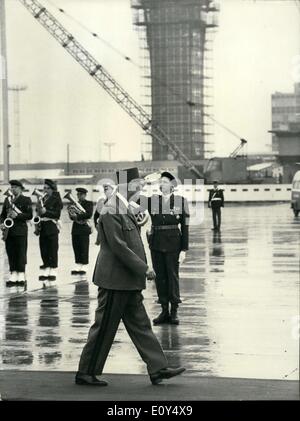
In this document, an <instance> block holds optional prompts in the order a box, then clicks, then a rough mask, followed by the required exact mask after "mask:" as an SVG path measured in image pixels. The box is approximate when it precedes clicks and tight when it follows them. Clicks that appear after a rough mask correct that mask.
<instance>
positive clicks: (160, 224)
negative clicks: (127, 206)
mask: <svg viewBox="0 0 300 421" xmlns="http://www.w3.org/2000/svg"><path fill="white" fill-rule="evenodd" d="M176 186H177V182H176V179H175V177H174V176H173V174H171V173H169V172H168V171H164V172H163V173H161V176H160V190H161V195H153V196H151V197H149V198H146V197H145V196H140V200H139V203H140V206H141V208H143V209H145V208H146V209H147V210H148V211H149V213H150V216H151V220H152V227H151V232H150V234H148V241H149V247H150V250H151V257H152V263H153V268H154V270H155V273H156V280H155V283H156V289H157V295H158V298H159V303H160V304H161V307H162V311H161V313H160V314H159V316H158V317H156V318H155V319H154V320H153V323H154V324H162V323H170V324H179V319H178V316H177V310H178V306H179V303H181V299H180V289H179V264H180V263H182V262H183V261H184V259H185V255H186V251H187V250H188V248H189V226H188V223H189V210H188V204H187V200H186V199H185V198H184V197H182V196H180V195H178V194H174V189H175V187H176ZM169 307H171V309H170V308H169Z"/></svg>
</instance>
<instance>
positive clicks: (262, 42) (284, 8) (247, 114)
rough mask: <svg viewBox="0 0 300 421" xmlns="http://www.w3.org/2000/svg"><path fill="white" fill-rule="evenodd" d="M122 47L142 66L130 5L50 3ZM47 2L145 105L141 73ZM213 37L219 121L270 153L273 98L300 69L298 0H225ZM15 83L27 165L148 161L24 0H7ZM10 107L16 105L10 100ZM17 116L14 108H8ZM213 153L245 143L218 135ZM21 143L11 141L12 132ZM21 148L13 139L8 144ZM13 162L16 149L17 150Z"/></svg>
mask: <svg viewBox="0 0 300 421" xmlns="http://www.w3.org/2000/svg"><path fill="white" fill-rule="evenodd" d="M51 2H52V4H53V3H54V4H56V5H58V6H60V7H63V8H64V9H65V10H66V11H67V12H69V13H70V14H71V15H72V16H74V17H75V18H76V19H78V20H80V21H81V22H82V23H83V24H84V25H86V26H87V27H89V28H91V29H92V30H93V31H95V32H97V33H98V34H99V35H101V36H102V37H103V38H105V39H106V40H107V41H109V42H110V43H111V44H112V45H113V46H114V47H115V48H117V49H119V50H121V51H124V53H126V54H127V55H128V56H130V57H131V58H132V60H133V61H135V62H138V63H141V61H140V56H141V51H140V49H139V42H138V34H137V32H136V31H134V28H133V19H132V10H131V9H130V0H85V1H82V0H51ZM41 3H42V4H44V5H45V6H46V7H49V10H51V11H52V12H54V13H55V15H56V16H57V17H58V18H59V20H60V21H61V22H62V23H63V24H64V25H65V26H66V28H67V29H68V30H70V31H71V32H72V33H73V34H74V35H75V36H76V37H77V39H78V40H79V41H80V42H81V43H82V44H83V45H84V46H85V47H86V48H87V49H88V50H89V51H90V52H92V53H93V54H94V55H95V56H96V58H97V59H98V60H99V61H100V62H101V64H103V66H104V67H105V68H106V69H107V70H108V71H109V72H110V73H111V74H112V75H113V76H114V77H115V78H116V80H117V81H118V82H119V83H120V84H121V85H122V86H123V87H124V88H125V89H126V90H127V91H128V92H129V93H130V94H131V95H132V96H133V97H134V98H135V99H136V100H137V101H138V102H139V103H141V104H144V103H145V99H144V98H143V94H144V92H145V91H144V90H143V89H141V85H142V83H143V79H142V74H143V73H142V71H140V70H139V68H137V67H135V66H132V65H131V64H129V63H128V62H126V61H125V60H124V59H122V58H121V57H120V56H119V55H118V54H116V53H115V52H114V51H113V50H112V49H110V48H108V47H107V46H106V45H105V44H103V43H101V42H99V41H98V40H96V39H95V38H93V37H91V36H90V35H89V34H87V32H85V31H84V30H83V29H82V28H81V27H80V26H78V25H76V24H75V23H74V22H73V21H71V20H69V19H67V18H64V17H63V16H62V15H61V14H59V13H58V12H57V10H56V9H55V8H53V6H51V4H50V3H49V2H48V1H46V0H41ZM220 3H221V13H220V15H219V24H220V26H219V29H218V31H217V33H216V35H215V37H214V43H213V45H214V50H213V56H214V88H213V92H214V102H213V103H214V106H213V109H212V112H213V114H214V117H215V118H216V119H217V120H218V121H220V122H222V123H223V124H224V125H226V126H228V127H229V128H230V129H231V130H233V131H234V132H237V133H238V134H239V135H240V136H242V137H244V138H246V139H247V140H248V152H249V153H251V152H258V151H260V152H267V151H268V150H269V149H268V146H267V145H270V144H271V137H270V135H269V134H268V133H267V131H268V130H269V129H270V128H271V94H272V93H273V92H274V91H283V92H285V91H288V92H289V91H292V89H293V83H294V81H293V78H292V60H293V59H294V58H295V57H296V56H297V55H299V54H300V13H299V10H298V9H297V6H296V4H295V2H294V1H288V0H285V1H272V0H267V1H260V0H256V1H251V0H221V2H220ZM6 4H7V37H8V61H9V84H26V85H27V86H28V89H27V91H26V92H23V93H22V94H21V96H22V97H21V135H22V145H23V148H22V155H23V161H24V162H27V161H28V160H30V161H45V162H54V161H57V160H60V161H64V160H65V159H66V145H67V144H68V143H69V144H70V152H71V153H70V155H71V156H70V158H71V161H78V160H91V161H95V160H98V159H104V160H105V159H108V149H107V147H106V146H105V145H104V143H105V142H115V146H114V147H113V149H112V157H113V159H114V160H131V159H132V160H133V159H140V154H141V146H140V145H141V139H142V137H143V135H142V133H141V129H140V128H139V127H138V126H137V125H136V123H135V122H133V121H132V120H131V118H130V117H128V116H127V115H126V113H125V112H124V111H123V110H122V109H121V108H120V107H119V106H118V105H116V104H115V103H114V102H113V100H112V99H110V97H109V96H108V95H107V93H105V92H104V91H103V90H102V88H100V87H99V86H98V85H97V84H96V83H95V81H93V80H92V78H91V77H90V76H89V75H88V74H87V73H86V72H85V71H84V70H83V69H82V68H81V67H80V66H79V65H78V64H77V63H76V62H75V61H74V59H73V58H72V57H71V56H69V55H68V54H67V53H66V52H65V51H64V50H63V48H62V47H60V46H59V45H58V43H57V42H56V41H55V40H54V39H52V37H51V36H50V35H49V34H48V33H47V31H46V30H45V29H44V28H43V27H42V26H41V25H40V24H39V23H38V22H36V21H35V20H34V19H33V17H32V16H31V15H30V14H29V13H28V11H27V10H26V9H25V8H24V6H22V5H21V4H20V3H19V1H18V0H6ZM11 99H12V98H11ZM10 111H11V113H12V101H11V102H10ZM214 131H215V135H214V136H213V137H212V139H211V140H212V142H213V144H212V148H213V149H214V150H215V153H216V155H219V156H220V155H225V156H226V155H228V154H229V153H230V152H232V150H233V149H234V148H235V147H236V146H237V145H238V143H239V141H238V139H236V138H235V137H233V136H232V135H231V134H229V133H227V132H226V131H224V130H223V129H221V128H220V127H218V126H216V127H215V130H214ZM12 134H13V133H12ZM10 143H11V144H13V138H12V139H11V141H10ZM11 154H12V157H13V148H12V151H11Z"/></svg>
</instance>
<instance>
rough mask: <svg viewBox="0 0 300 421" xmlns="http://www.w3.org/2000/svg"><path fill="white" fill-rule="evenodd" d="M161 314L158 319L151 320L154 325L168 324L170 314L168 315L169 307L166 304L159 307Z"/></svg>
mask: <svg viewBox="0 0 300 421" xmlns="http://www.w3.org/2000/svg"><path fill="white" fill-rule="evenodd" d="M161 308H162V312H161V313H160V315H159V316H158V317H156V318H155V319H153V323H154V324H155V325H161V324H163V323H169V319H170V313H169V305H168V304H162V306H161Z"/></svg>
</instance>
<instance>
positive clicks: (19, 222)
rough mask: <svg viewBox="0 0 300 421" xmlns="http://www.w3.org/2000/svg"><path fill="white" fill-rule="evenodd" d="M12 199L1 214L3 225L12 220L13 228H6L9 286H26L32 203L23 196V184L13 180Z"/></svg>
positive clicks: (7, 200)
mask: <svg viewBox="0 0 300 421" xmlns="http://www.w3.org/2000/svg"><path fill="white" fill-rule="evenodd" d="M9 184H10V186H11V193H12V196H11V198H8V197H7V198H6V199H5V201H4V205H3V208H2V212H1V217H0V219H1V224H3V223H4V221H5V220H6V219H7V218H11V220H12V221H13V222H11V224H12V226H11V227H10V228H4V227H3V229H4V231H3V234H4V239H5V248H6V253H7V256H8V262H9V270H10V279H9V281H8V282H7V286H10V285H14V284H15V285H25V283H26V278H25V267H26V264H27V237H28V227H27V221H29V220H31V219H32V203H31V199H30V198H29V197H26V196H23V193H22V191H23V190H24V186H23V184H22V183H21V182H20V181H18V180H11V181H10V182H9Z"/></svg>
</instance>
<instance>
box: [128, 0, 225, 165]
mask: <svg viewBox="0 0 300 421" xmlns="http://www.w3.org/2000/svg"><path fill="white" fill-rule="evenodd" d="M131 6H132V8H133V11H134V23H135V26H136V28H137V30H138V33H139V38H140V41H141V43H142V45H141V46H142V52H143V54H144V58H145V62H144V64H143V67H144V69H145V75H144V76H145V78H146V79H145V80H146V85H148V87H149V89H150V91H149V95H148V97H149V99H150V101H149V103H148V105H149V106H150V107H151V114H152V121H153V122H154V124H158V125H159V126H160V127H161V128H162V129H163V130H164V131H165V132H166V134H167V135H169V137H170V139H171V140H172V141H173V142H174V143H175V144H176V145H177V146H178V147H179V148H180V149H181V150H182V151H183V152H184V153H185V155H186V156H187V157H188V158H190V159H197V160H199V159H203V158H204V157H205V154H206V153H207V152H209V142H208V141H207V136H208V135H209V134H210V133H209V131H210V130H209V126H208V123H209V121H208V120H207V117H206V116H207V115H210V110H208V107H209V105H210V104H209V94H208V90H207V88H208V84H209V79H210V75H209V73H208V71H209V67H210V64H208V63H207V60H206V58H207V57H208V55H209V51H210V48H211V46H210V44H209V42H210V41H211V39H210V38H209V35H210V34H212V33H213V32H214V30H215V28H216V26H217V21H216V18H217V12H218V10H219V7H218V5H217V4H216V2H214V1H211V0H131ZM149 82H150V83H149ZM142 151H143V155H144V156H146V157H147V158H148V159H151V158H152V159H153V160H164V159H172V156H170V155H169V154H168V151H167V149H166V148H164V147H163V146H161V145H159V144H157V142H154V141H151V139H149V138H148V140H145V141H144V142H143V147H142Z"/></svg>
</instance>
